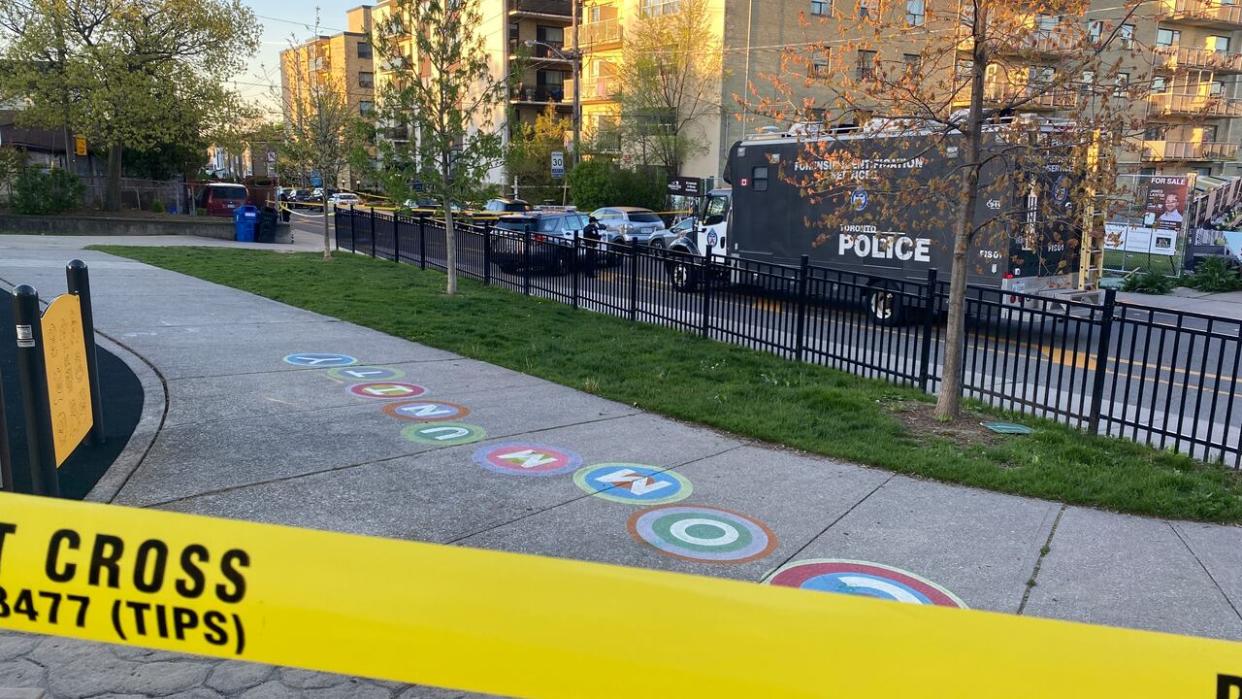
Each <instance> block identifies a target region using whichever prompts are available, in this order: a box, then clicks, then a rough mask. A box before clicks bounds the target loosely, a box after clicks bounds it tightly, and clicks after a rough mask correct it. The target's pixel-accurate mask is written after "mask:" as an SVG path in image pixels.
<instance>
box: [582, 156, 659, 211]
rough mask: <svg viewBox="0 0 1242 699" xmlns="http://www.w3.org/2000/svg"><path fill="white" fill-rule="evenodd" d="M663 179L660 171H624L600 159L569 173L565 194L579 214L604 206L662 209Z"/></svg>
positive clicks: (588, 162)
mask: <svg viewBox="0 0 1242 699" xmlns="http://www.w3.org/2000/svg"><path fill="white" fill-rule="evenodd" d="M666 183H667V179H666V178H665V176H664V172H663V170H662V169H660V168H645V169H638V170H626V169H623V168H621V167H619V166H618V165H617V164H616V163H614V162H612V161H610V160H604V159H602V158H593V159H591V160H584V161H582V162H581V163H579V164H578V165H577V167H575V168H574V169H573V171H572V172H570V173H569V192H570V196H571V198H572V199H573V202H574V205H575V206H577V207H578V208H579V209H580V210H582V211H593V210H595V209H598V208H601V207H604V206H641V207H644V208H647V209H652V210H655V211H659V210H661V209H663V208H664V202H665V199H666V197H667V194H666Z"/></svg>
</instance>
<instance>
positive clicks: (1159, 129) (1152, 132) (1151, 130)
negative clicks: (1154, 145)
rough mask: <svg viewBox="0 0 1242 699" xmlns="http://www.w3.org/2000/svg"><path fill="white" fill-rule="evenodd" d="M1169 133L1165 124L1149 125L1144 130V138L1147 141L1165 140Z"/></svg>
mask: <svg viewBox="0 0 1242 699" xmlns="http://www.w3.org/2000/svg"><path fill="white" fill-rule="evenodd" d="M1166 136H1167V134H1166V129H1165V127H1163V126H1148V127H1147V130H1146V131H1144V132H1143V140H1145V141H1163V140H1165V138H1166Z"/></svg>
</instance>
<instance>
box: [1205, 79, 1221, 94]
mask: <svg viewBox="0 0 1242 699" xmlns="http://www.w3.org/2000/svg"><path fill="white" fill-rule="evenodd" d="M1208 94H1209V95H1211V96H1213V97H1220V96H1222V95H1224V94H1225V81H1224V80H1215V81H1213V82H1212V84H1211V85H1209V86H1208Z"/></svg>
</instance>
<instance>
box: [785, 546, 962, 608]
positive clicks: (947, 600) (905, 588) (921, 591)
mask: <svg viewBox="0 0 1242 699" xmlns="http://www.w3.org/2000/svg"><path fill="white" fill-rule="evenodd" d="M764 582H766V583H767V584H769V585H784V586H786V587H799V588H802V589H803V590H820V591H823V592H838V593H841V594H846V595H859V596H861V597H875V598H877V599H887V600H893V601H896V602H906V603H908V604H932V605H936V606H940V607H958V608H961V609H967V606H966V603H965V602H963V601H962V600H961V599H960V598H959V597H958V596H957V595H955V594H953V593H952V592H949V591H948V590H946V589H945V588H943V587H941V586H940V585H937V584H936V583H934V582H932V581H930V580H928V579H927V578H923V577H920V576H918V575H915V574H914V573H911V572H909V571H906V570H902V569H900V568H894V567H892V566H886V565H883V564H881V563H871V562H869V561H850V560H844V559H836V558H813V559H808V560H805V561H795V562H793V563H789V564H786V565H783V566H781V567H780V568H778V569H777V570H776V572H775V573H772V575H770V576H768V579H767V580H765V581H764Z"/></svg>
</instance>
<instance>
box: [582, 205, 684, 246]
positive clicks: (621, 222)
mask: <svg viewBox="0 0 1242 699" xmlns="http://www.w3.org/2000/svg"><path fill="white" fill-rule="evenodd" d="M591 215H592V216H594V217H595V218H597V219H599V222H600V225H601V227H602V228H603V230H602V231H601V236H600V237H601V239H602V240H604V241H605V242H608V243H629V242H632V241H635V240H636V241H638V242H639V243H640V244H642V245H646V244H647V243H648V241H650V240H651V237H652V236H653V235H656V234H658V233H660V232H662V231H666V230H667V229H666V228H665V227H664V219H662V218H660V216H659V215H658V214H656V212H654V211H652V210H651V209H643V208H640V207H637V206H607V207H604V208H602V209H596V210H595V211H592V212H591Z"/></svg>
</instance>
